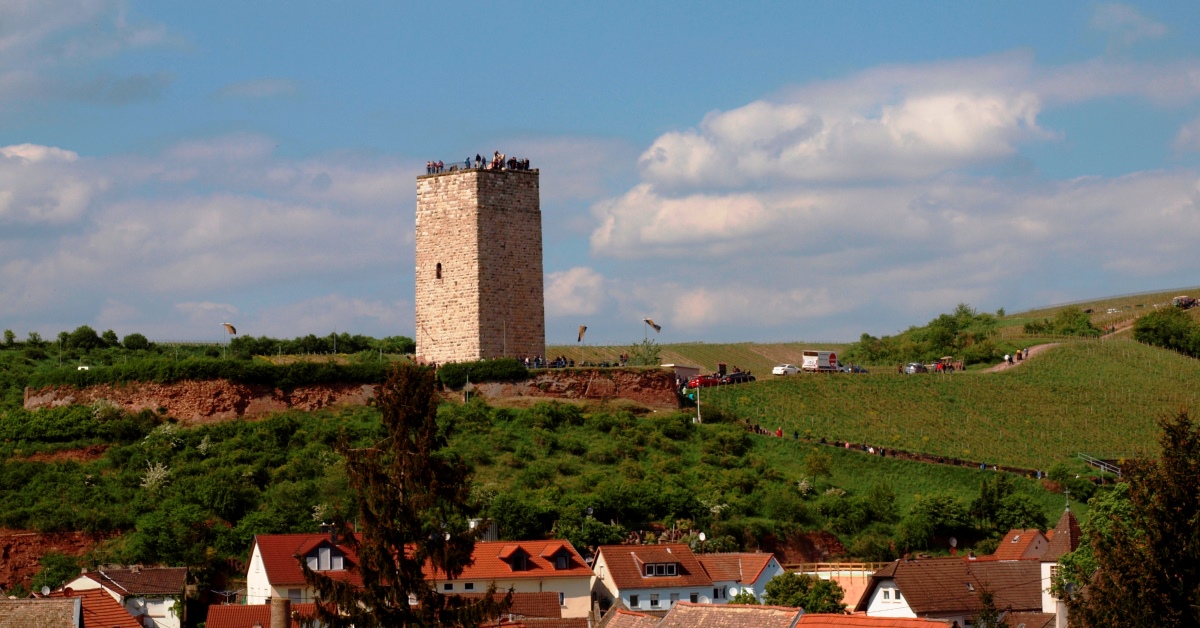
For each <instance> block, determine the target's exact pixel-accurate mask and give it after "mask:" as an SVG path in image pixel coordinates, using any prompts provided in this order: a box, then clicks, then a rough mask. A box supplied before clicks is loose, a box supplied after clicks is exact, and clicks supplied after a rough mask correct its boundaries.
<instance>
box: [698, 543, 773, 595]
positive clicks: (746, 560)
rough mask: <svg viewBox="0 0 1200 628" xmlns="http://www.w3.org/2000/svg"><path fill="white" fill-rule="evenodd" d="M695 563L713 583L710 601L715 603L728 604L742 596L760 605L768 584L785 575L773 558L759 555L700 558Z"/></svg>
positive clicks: (740, 554) (720, 555)
mask: <svg viewBox="0 0 1200 628" xmlns="http://www.w3.org/2000/svg"><path fill="white" fill-rule="evenodd" d="M696 560H698V561H699V562H700V566H701V567H703V568H704V573H706V574H708V577H709V579H710V580H712V583H713V584H712V590H713V591H712V593H713V594H712V601H713V602H716V603H724V602H728V601H729V599H730V598H732V597H734V596H736V595H738V594H739V593H743V592H746V593H750V594H753V595H754V597H755V598H757V599H758V601H759V602H760V603H761V602H762V601H763V596H764V594H765V590H766V586H767V583H768V582H770V581H771V578H774V577H775V576H778V575H779V574H781V573H784V571H783V566H782V565H780V564H779V561H778V560H775V556H774V555H772V554H766V553H762V552H758V553H733V552H731V553H726V554H700V555H699V556H697V557H696Z"/></svg>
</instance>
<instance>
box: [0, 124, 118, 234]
mask: <svg viewBox="0 0 1200 628" xmlns="http://www.w3.org/2000/svg"><path fill="white" fill-rule="evenodd" d="M78 160H79V155H77V154H76V153H74V152H72V151H69V150H63V149H61V148H56V147H53V146H39V145H34V144H17V145H13V146H4V147H0V225H4V224H8V225H14V224H17V225H20V224H24V225H39V224H40V225H62V224H67V223H71V222H74V221H76V220H78V219H79V218H81V217H82V216H83V215H84V213H85V211H86V210H87V208H88V205H89V204H90V203H91V202H92V200H93V199H94V198H95V197H96V195H97V194H99V193H100V192H102V191H103V190H104V189H106V188H107V187H108V185H109V182H108V180H107V179H106V178H105V177H104V176H102V175H100V174H98V173H96V172H95V171H94V168H93V167H92V165H91V164H87V165H80V164H78V163H77V162H78ZM4 239H6V238H5V237H4V236H3V235H0V240H4Z"/></svg>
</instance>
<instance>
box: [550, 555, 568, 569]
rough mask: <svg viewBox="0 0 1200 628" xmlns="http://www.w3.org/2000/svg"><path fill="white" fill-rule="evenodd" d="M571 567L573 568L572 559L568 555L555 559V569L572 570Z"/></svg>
mask: <svg viewBox="0 0 1200 628" xmlns="http://www.w3.org/2000/svg"><path fill="white" fill-rule="evenodd" d="M570 566H571V557H569V556H567V555H566V554H559V555H558V556H555V557H554V568H555V569H568V568H570Z"/></svg>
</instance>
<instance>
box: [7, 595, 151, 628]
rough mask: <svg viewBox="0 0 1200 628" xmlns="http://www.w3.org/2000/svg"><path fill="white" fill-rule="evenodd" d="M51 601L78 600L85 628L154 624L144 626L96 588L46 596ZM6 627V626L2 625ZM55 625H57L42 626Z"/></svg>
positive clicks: (144, 627)
mask: <svg viewBox="0 0 1200 628" xmlns="http://www.w3.org/2000/svg"><path fill="white" fill-rule="evenodd" d="M46 598H49V599H71V598H74V599H77V600H79V605H80V611H81V612H80V617H81V618H82V622H81V623H80V624H79V625H80V626H83V627H84V628H91V627H92V626H103V627H104V628H147V626H149V625H153V624H143V623H142V620H143V617H142V616H136V617H135V616H134V615H132V614H130V612H129V611H128V610H126V609H125V607H124V606H121V603H120V602H118V601H116V600H114V599H113V598H112V596H111V595H109V594H108V593H107V592H105V591H103V590H101V589H99V588H95V589H85V590H82V591H75V590H73V589H71V588H69V587H66V588H63V589H61V590H59V591H54V592H53V593H50V594H49V595H47V596H46ZM46 598H43V599H46ZM0 625H5V624H0ZM11 625H12V626H14V627H15V626H39V624H33V623H31V624H11ZM41 625H55V624H41Z"/></svg>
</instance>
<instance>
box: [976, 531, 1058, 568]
mask: <svg viewBox="0 0 1200 628" xmlns="http://www.w3.org/2000/svg"><path fill="white" fill-rule="evenodd" d="M1047 542H1048V541H1047V540H1046V537H1045V536H1043V535H1042V532H1041V530H1037V529H1030V530H1009V531H1008V534H1006V535H1004V538H1003V539H1001V541H1000V544H999V545H997V546H996V551H994V552H992V554H991V556H988V557H984V558H990V559H992V560H1021V559H1023V558H1038V557H1039V556H1041V555H1042V552H1044V551H1045V550H1046V544H1047Z"/></svg>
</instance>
